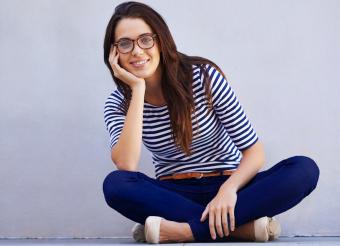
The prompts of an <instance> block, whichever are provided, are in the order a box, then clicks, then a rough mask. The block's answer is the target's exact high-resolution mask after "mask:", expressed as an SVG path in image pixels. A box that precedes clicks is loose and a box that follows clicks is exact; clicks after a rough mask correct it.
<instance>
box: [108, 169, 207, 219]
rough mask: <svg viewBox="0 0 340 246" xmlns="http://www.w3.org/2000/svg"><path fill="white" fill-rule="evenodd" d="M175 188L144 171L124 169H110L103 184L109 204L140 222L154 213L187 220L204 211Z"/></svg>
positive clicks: (202, 207)
mask: <svg viewBox="0 0 340 246" xmlns="http://www.w3.org/2000/svg"><path fill="white" fill-rule="evenodd" d="M173 187H174V189H176V185H173V184H171V183H168V182H163V181H159V180H156V179H152V178H150V177H148V176H146V175H145V174H143V173H140V172H130V171H122V170H117V171H113V172H111V173H110V174H109V175H107V177H106V178H105V180H104V183H103V191H104V197H105V200H106V202H107V204H108V205H109V206H110V207H111V208H113V209H114V210H116V211H117V212H119V213H120V214H122V215H124V216H125V217H127V218H129V219H131V220H133V221H136V222H139V223H141V224H144V223H145V220H146V218H147V217H148V216H151V215H153V216H160V217H163V218H166V219H167V220H172V221H177V222H187V221H188V220H190V219H192V218H193V217H197V215H198V214H202V213H203V211H204V209H205V207H204V206H202V205H200V204H199V203H196V202H194V201H193V200H191V199H189V198H187V197H185V196H183V195H181V194H179V193H178V192H176V191H173V190H171V189H172V188H173ZM188 192H190V191H188ZM197 195H198V196H199V193H197Z"/></svg>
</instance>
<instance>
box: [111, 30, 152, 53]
mask: <svg viewBox="0 0 340 246" xmlns="http://www.w3.org/2000/svg"><path fill="white" fill-rule="evenodd" d="M145 36H149V37H151V38H152V41H153V44H152V46H151V47H150V48H142V47H140V45H139V42H138V40H140V39H141V38H143V37H145ZM156 37H157V34H156V33H145V34H142V35H141V36H139V37H138V38H136V39H131V38H122V39H120V40H119V41H117V42H115V43H114V44H113V45H114V46H116V47H117V50H118V51H119V52H120V53H122V54H128V53H130V52H131V51H133V50H134V48H135V43H136V41H137V45H138V47H139V48H141V49H143V50H144V49H145V50H148V49H151V48H152V47H154V46H155V39H156ZM121 40H130V41H132V49H131V50H130V51H128V52H121V51H120V50H119V47H118V44H119V42H120V41H121Z"/></svg>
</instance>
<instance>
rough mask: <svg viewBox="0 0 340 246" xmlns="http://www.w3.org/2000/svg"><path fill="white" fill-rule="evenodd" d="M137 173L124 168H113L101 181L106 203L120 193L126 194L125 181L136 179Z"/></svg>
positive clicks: (129, 181) (119, 195)
mask: <svg viewBox="0 0 340 246" xmlns="http://www.w3.org/2000/svg"><path fill="white" fill-rule="evenodd" d="M137 178H138V173H137V172H132V171H125V170H115V171H112V172H111V173H109V174H108V175H107V176H106V177H105V179H104V182H103V193H104V197H105V200H106V202H107V203H109V204H110V203H112V201H113V200H117V199H118V198H119V197H121V195H122V194H124V193H125V194H126V192H127V191H126V190H125V187H126V185H125V184H127V183H131V182H134V181H137Z"/></svg>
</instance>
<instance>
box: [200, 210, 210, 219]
mask: <svg viewBox="0 0 340 246" xmlns="http://www.w3.org/2000/svg"><path fill="white" fill-rule="evenodd" d="M207 213H208V207H206V208H205V209H204V211H203V213H202V216H201V219H200V220H201V222H203V221H205V219H206V217H207Z"/></svg>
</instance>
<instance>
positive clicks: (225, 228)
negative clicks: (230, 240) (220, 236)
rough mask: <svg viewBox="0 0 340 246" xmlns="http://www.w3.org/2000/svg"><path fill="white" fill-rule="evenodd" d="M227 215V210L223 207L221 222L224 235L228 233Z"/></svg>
mask: <svg viewBox="0 0 340 246" xmlns="http://www.w3.org/2000/svg"><path fill="white" fill-rule="evenodd" d="M227 217H228V210H227V208H223V210H222V224H223V230H224V234H225V235H226V236H228V235H229V230H228V220H227Z"/></svg>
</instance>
